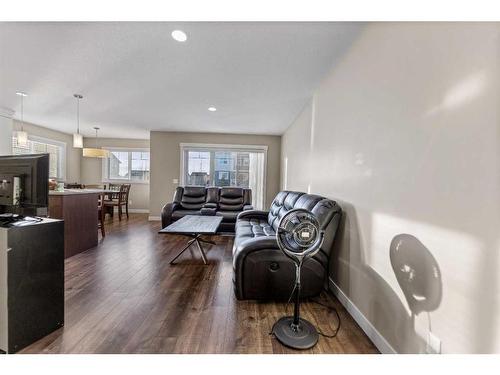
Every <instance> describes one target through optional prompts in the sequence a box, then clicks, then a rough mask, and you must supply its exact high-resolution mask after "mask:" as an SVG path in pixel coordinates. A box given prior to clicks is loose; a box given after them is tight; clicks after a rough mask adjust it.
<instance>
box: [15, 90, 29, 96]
mask: <svg viewBox="0 0 500 375" xmlns="http://www.w3.org/2000/svg"><path fill="white" fill-rule="evenodd" d="M16 95H19V96H23V97H24V96H28V94H26V93H25V92H21V91H18V92H16Z"/></svg>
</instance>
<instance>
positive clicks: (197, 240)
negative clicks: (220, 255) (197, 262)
mask: <svg viewBox="0 0 500 375" xmlns="http://www.w3.org/2000/svg"><path fill="white" fill-rule="evenodd" d="M195 240H196V245H198V250H200V254H201V257H202V258H203V263H205V264H208V261H207V256H206V255H205V252H204V251H203V248H202V247H201V244H200V238H199V235H198V236H196V237H195Z"/></svg>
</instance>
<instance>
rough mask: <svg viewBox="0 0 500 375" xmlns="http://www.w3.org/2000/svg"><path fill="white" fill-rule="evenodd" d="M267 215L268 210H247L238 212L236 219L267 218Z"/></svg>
mask: <svg viewBox="0 0 500 375" xmlns="http://www.w3.org/2000/svg"><path fill="white" fill-rule="evenodd" d="M267 215H269V211H261V210H247V211H242V212H240V213H239V214H238V219H243V218H246V219H267Z"/></svg>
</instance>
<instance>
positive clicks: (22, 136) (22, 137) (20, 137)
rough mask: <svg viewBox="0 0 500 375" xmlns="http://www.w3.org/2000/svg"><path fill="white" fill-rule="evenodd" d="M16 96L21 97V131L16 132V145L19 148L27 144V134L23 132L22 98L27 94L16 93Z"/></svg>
mask: <svg viewBox="0 0 500 375" xmlns="http://www.w3.org/2000/svg"><path fill="white" fill-rule="evenodd" d="M16 95H17V96H20V97H21V130H19V131H18V132H17V144H18V145H19V146H26V145H27V144H28V133H27V132H25V131H24V98H25V97H26V96H28V94H26V93H24V92H21V91H19V92H16Z"/></svg>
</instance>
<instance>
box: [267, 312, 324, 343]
mask: <svg viewBox="0 0 500 375" xmlns="http://www.w3.org/2000/svg"><path fill="white" fill-rule="evenodd" d="M273 334H274V336H275V337H276V339H277V340H278V341H279V342H280V343H282V344H283V345H285V346H287V347H289V348H292V349H300V350H304V349H309V348H312V347H313V346H314V345H316V343H317V342H318V338H319V335H318V332H317V331H316V328H315V327H314V326H313V325H312V324H311V323H310V322H308V321H307V320H305V319H302V318H301V319H300V320H299V325H298V327H297V328H294V327H293V316H285V317H283V318H281V319H279V320H278V321H277V322H276V323H274V326H273Z"/></svg>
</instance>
